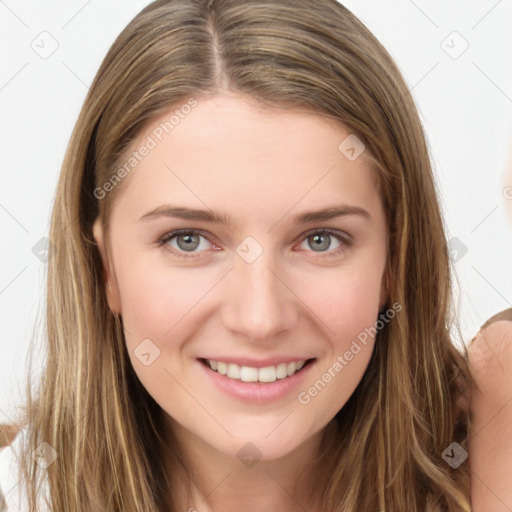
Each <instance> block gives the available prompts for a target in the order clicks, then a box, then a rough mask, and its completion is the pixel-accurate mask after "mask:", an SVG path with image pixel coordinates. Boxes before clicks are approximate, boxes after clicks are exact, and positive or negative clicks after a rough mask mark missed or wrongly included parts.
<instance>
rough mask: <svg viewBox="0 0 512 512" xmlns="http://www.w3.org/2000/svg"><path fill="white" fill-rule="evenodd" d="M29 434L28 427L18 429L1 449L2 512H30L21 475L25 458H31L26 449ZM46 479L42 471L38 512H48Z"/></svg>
mask: <svg viewBox="0 0 512 512" xmlns="http://www.w3.org/2000/svg"><path fill="white" fill-rule="evenodd" d="M27 434H28V428H27V427H24V428H21V429H19V428H18V429H16V433H15V435H14V436H13V437H11V439H10V440H9V442H8V444H7V443H6V444H5V445H2V447H0V512H26V511H28V508H29V507H28V498H27V495H26V486H25V485H22V483H25V482H24V480H25V479H24V477H23V475H22V474H21V465H20V461H21V460H22V457H23V456H25V457H27V458H29V457H30V454H27V453H26V449H25V446H26V442H27V441H26V438H27V437H28V435H27ZM4 439H5V438H4ZM44 477H45V474H44V470H40V471H39V473H38V474H37V479H38V484H41V485H42V495H40V496H41V497H38V510H39V511H41V512H43V511H45V512H48V511H49V508H48V507H47V501H48V499H49V492H48V483H47V481H46V479H45V478H44ZM43 495H44V496H43ZM39 500H41V501H39Z"/></svg>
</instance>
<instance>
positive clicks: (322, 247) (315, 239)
mask: <svg viewBox="0 0 512 512" xmlns="http://www.w3.org/2000/svg"><path fill="white" fill-rule="evenodd" d="M322 238H323V239H324V243H323V244H322V242H321V239H322ZM313 240H314V241H315V244H316V247H317V248H320V249H327V248H328V247H329V241H328V235H313ZM318 241H320V244H317V243H316V242H318Z"/></svg>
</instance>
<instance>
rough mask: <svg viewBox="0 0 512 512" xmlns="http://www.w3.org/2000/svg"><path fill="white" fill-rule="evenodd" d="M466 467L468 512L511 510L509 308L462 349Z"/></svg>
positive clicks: (511, 311)
mask: <svg viewBox="0 0 512 512" xmlns="http://www.w3.org/2000/svg"><path fill="white" fill-rule="evenodd" d="M468 357H469V367H470V371H471V375H472V377H473V379H474V384H475V385H474V386H473V387H472V390H471V405H470V413H471V424H470V434H469V457H468V459H469V464H470V469H471V498H472V501H473V510H474V512H486V511H487V510H493V511H494V510H495V511H500V510H503V511H508V510H511V509H512V476H511V475H512V308H511V309H507V310H505V311H502V312H501V313H499V314H498V315H495V316H494V317H492V318H490V319H489V320H488V321H487V322H486V323H485V324H484V325H483V326H482V328H481V329H480V332H479V333H478V335H477V336H476V337H475V338H474V340H473V341H472V342H471V344H470V345H469V347H468Z"/></svg>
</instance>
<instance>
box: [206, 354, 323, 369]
mask: <svg viewBox="0 0 512 512" xmlns="http://www.w3.org/2000/svg"><path fill="white" fill-rule="evenodd" d="M200 359H205V360H210V361H221V362H223V363H227V364H237V365H238V366H250V367H252V368H265V367H267V366H277V365H278V364H281V363H297V362H299V361H308V360H309V359H314V358H312V357H302V358H301V357H292V356H289V357H286V356H283V357H272V358H268V359H252V358H250V357H230V356H226V357H224V356H215V357H204V358H200Z"/></svg>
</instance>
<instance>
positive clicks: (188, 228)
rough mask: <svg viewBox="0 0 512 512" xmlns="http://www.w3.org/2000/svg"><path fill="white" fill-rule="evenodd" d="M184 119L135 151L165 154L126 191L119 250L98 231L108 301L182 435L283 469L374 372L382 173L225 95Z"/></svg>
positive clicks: (134, 176) (338, 133)
mask: <svg viewBox="0 0 512 512" xmlns="http://www.w3.org/2000/svg"><path fill="white" fill-rule="evenodd" d="M174 110H175V108H173V109H170V110H169V112H168V113H166V114H165V115H162V116H161V117H159V118H156V119H153V120H151V122H150V123H149V124H148V125H147V127H146V128H145V129H144V130H143V133H142V134H141V135H140V136H139V137H138V138H137V140H135V141H134V142H133V144H132V145H131V147H130V150H129V151H128V152H127V159H128V158H129V157H130V155H132V154H133V151H136V150H139V149H140V148H141V147H142V146H143V145H144V144H146V146H153V144H151V143H148V141H149V139H148V136H149V137H150V138H151V139H152V140H153V141H154V142H155V143H156V144H155V145H154V147H151V149H150V150H149V151H147V152H146V151H139V153H140V154H142V153H145V156H143V157H141V158H140V161H139V162H138V163H137V165H136V167H135V168H134V169H133V170H132V171H131V173H130V174H129V175H128V176H126V177H125V178H124V179H125V180H126V181H125V182H123V183H121V185H117V186H122V188H121V189H120V190H119V195H118V197H116V201H115V203H114V206H113V210H112V216H111V228H110V229H111V231H110V234H109V240H108V241H107V240H105V239H104V237H103V230H102V226H101V224H100V222H99V220H98V221H97V222H96V223H95V225H94V236H95V238H96V241H97V242H98V245H99V248H100V251H101V254H102V257H103V261H104V264H105V266H106V268H107V269H108V271H107V274H108V277H107V279H108V285H109V286H107V293H108V298H109V304H110V306H111V308H112V309H113V310H114V311H115V312H117V313H118V314H119V315H121V317H122V321H123V326H124V328H125V338H126V344H127V349H128V352H129V354H130V358H131V363H132V365H133V368H134V370H135V372H136V374H137V375H138V378H139V379H140V381H141V382H142V384H143V385H144V387H145V388H146V389H147V391H148V392H149V393H150V395H151V396H152V397H153V398H154V399H155V401H156V402H157V403H158V404H159V405H160V406H161V407H162V408H163V410H164V411H165V412H166V413H167V415H168V420H169V422H170V423H171V424H172V425H173V426H174V427H175V428H176V429H177V430H179V431H180V433H181V435H182V437H183V439H187V440H193V441H194V442H195V443H196V444H197V445H202V446H203V447H204V449H209V450H215V451H216V452H220V453H222V454H224V455H228V456H236V455H237V453H239V451H240V449H241V448H242V447H244V446H246V443H248V442H251V443H252V445H254V446H255V447H257V449H258V451H259V456H261V457H262V458H263V459H274V458H278V457H281V456H283V455H285V454H287V453H289V452H291V451H292V450H294V449H296V448H298V447H299V446H300V445H302V444H303V443H305V442H306V441H307V440H308V439H310V438H312V436H313V435H314V434H316V433H319V432H321V430H322V429H323V428H324V427H325V426H326V425H327V423H328V422H329V421H330V420H331V419H332V418H333V417H334V415H335V414H336V413H337V412H338V411H339V410H340V409H341V408H342V407H343V405H344V404H345V403H346V402H347V400H348V398H349V397H350V395H351V394H352V393H353V391H354V390H355V388H356V387H357V385H358V383H359V381H360V380H361V378H362V376H363V374H364V372H365V369H366V367H367V364H368V362H369V359H370V356H371V353H372V350H373V346H374V338H373V337H372V336H371V335H368V334H367V333H368V331H365V329H369V328H370V327H373V326H375V323H376V320H377V317H378V311H379V308H380V307H382V306H383V304H384V303H385V301H386V298H387V297H386V289H385V286H384V268H385V263H386V244H387V226H386V221H385V214H384V210H383V206H382V202H381V200H380V198H379V194H378V191H377V181H376V176H375V174H374V172H373V171H372V169H371V168H370V164H369V162H368V161H367V160H366V159H365V157H364V155H365V154H364V153H362V154H361V156H359V157H358V158H356V159H354V158H353V155H352V153H350V152H349V153H346V152H343V151H342V150H340V149H339V146H340V144H341V143H342V142H343V141H344V139H345V138H346V137H347V136H349V135H350V132H349V131H347V130H344V129H343V128H342V127H341V126H340V125H336V126H335V125H334V123H333V122H332V121H326V119H325V118H323V117H320V116H318V115H315V114H311V113H304V112H301V111H295V110H262V109H260V108H258V107H256V106H254V105H253V104H249V103H247V102H246V101H244V100H243V99H242V98H241V97H238V96H236V95H231V94H230V95H228V94H225V95H222V96H213V97H205V98H200V99H198V102H197V105H196V106H195V107H194V108H191V109H190V112H189V113H188V114H187V115H186V116H182V118H181V117H180V119H179V124H176V125H175V126H174V127H173V129H172V131H170V130H169V133H166V132H165V131H163V134H162V123H165V122H166V121H167V122H168V121H169V118H170V116H171V115H172V112H173V111H174ZM187 111H188V110H187ZM159 139H161V140H159ZM349 140H350V139H349ZM343 147H345V146H343ZM347 155H350V156H351V158H348V157H347ZM109 193H112V192H109ZM330 208H332V209H333V210H332V211H334V209H336V213H337V214H336V215H333V214H332V212H331V215H329V214H328V213H329V212H327V213H326V212H325V210H326V209H330ZM198 210H200V212H198ZM319 211H324V212H323V213H316V214H315V213H314V212H319ZM219 219H220V220H219ZM107 242H108V244H109V250H110V254H109V256H108V257H107V256H106V252H105V244H106V243H107ZM370 332H371V331H370ZM365 335H366V339H365V343H363V342H362V340H363V339H364V338H365ZM354 343H355V344H354ZM356 346H357V347H359V348H356ZM350 354H351V355H350ZM205 360H211V361H214V362H213V363H212V366H213V367H214V368H217V371H214V370H213V369H211V367H210V365H209V364H208V363H207V362H205ZM305 361H307V363H306V364H304V365H303V366H301V365H302V363H303V362H305ZM224 363H226V364H224ZM237 363H238V364H237ZM293 363H295V365H294V364H293ZM262 368H265V369H262ZM297 369H298V371H296V370H297ZM223 371H227V372H228V375H222V374H221V373H219V372H223ZM294 371H296V373H294ZM239 372H240V373H239ZM288 373H290V376H288ZM285 375H286V376H285ZM255 379H258V380H255ZM260 380H262V381H264V382H260ZM272 380H274V382H271V381H272ZM244 449H245V448H244ZM251 449H253V448H251ZM239 455H240V454H239Z"/></svg>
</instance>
